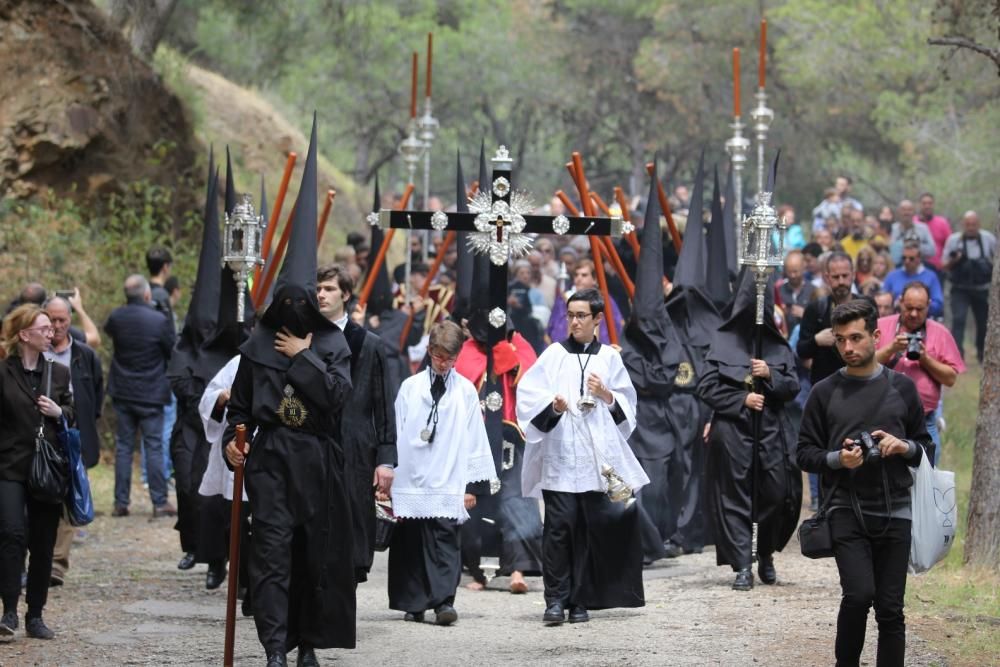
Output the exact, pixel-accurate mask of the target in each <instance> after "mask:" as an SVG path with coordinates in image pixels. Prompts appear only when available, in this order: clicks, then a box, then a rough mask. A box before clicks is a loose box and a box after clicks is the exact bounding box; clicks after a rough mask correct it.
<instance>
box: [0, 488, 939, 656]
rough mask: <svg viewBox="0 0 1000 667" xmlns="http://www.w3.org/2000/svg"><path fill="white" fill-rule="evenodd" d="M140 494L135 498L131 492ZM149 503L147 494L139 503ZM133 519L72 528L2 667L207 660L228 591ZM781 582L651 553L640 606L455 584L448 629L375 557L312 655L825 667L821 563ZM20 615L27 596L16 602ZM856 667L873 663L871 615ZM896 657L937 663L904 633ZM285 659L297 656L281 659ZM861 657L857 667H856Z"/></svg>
mask: <svg viewBox="0 0 1000 667" xmlns="http://www.w3.org/2000/svg"><path fill="white" fill-rule="evenodd" d="M134 497H136V498H142V495H138V496H134ZM147 504H148V501H147ZM133 507H134V508H135V510H134V511H135V512H136V513H135V514H133V515H132V516H130V517H126V518H120V519H115V518H111V517H109V516H106V515H105V516H101V517H98V519H97V520H96V521H95V522H94V523H93V524H92V525H90V526H88V527H87V528H86V529H83V530H82V531H81V533H80V535H78V539H77V542H76V544H74V547H73V554H72V563H71V569H70V571H69V573H68V576H67V580H66V585H65V586H63V587H61V588H55V589H52V591H51V592H50V597H49V603H48V606H47V608H46V620H47V622H48V624H49V626H50V627H52V628H53V629H54V630H55V631H56V633H57V638H56V640H55V641H51V642H43V641H38V640H29V639H26V638H24V636H23V633H21V632H19V633H18V637H17V639H16V641H14V642H12V643H10V644H0V665H3V666H4V667H8V666H11V667H13V666H22V665H46V666H48V665H218V664H221V661H222V643H223V621H224V614H225V612H224V607H225V586H223V588H222V589H220V590H217V591H211V592H210V591H206V590H205V588H204V566H198V567H197V568H196V569H195V570H192V571H189V572H181V571H179V570H177V569H176V563H177V559H178V558H179V557H180V555H181V554H180V552H179V550H178V546H177V538H176V533H175V531H174V530H172V528H171V526H172V522H169V521H168V520H164V519H160V520H157V521H152V520H150V519H149V513H148V509H144V508H143V504H142V502H139V503H138V506H136V505H133ZM776 566H777V568H778V576H779V581H780V583H779V585H777V586H773V587H766V586H758V587H757V588H755V589H754V590H753V591H752V592H750V593H736V592H734V591H732V590H730V589H729V584H730V583H731V575H730V574H729V572H728V569H724V568H718V567H716V566H715V555H714V553H712V552H711V551H706V553H703V554H699V555H692V556H684V557H682V558H679V559H676V560H673V561H661V562H659V563H657V564H656V565H655V566H654V567H652V568H650V569H648V570H647V571H646V576H645V582H646V607H645V608H643V609H636V610H618V611H604V612H594V613H592V614H591V617H592V620H591V622H590V623H587V624H582V625H573V626H570V625H564V626H561V627H557V628H548V627H544V626H543V625H542V624H541V622H540V618H541V614H542V611H543V609H544V605H543V600H542V594H541V581H540V580H538V579H530V580H529V581H530V584H531V592H529V593H528V594H527V595H520V596H514V595H510V594H509V593H506V592H505V591H506V584H507V580H506V579H497V580H496V581H494V582H493V583H492V584H491V588H492V589H495V590H489V591H486V592H483V593H474V592H471V591H468V590H465V589H464V588H463V589H460V590H459V593H458V597H457V600H456V608H457V609H458V612H459V622H458V623H457V624H456V625H455V626H453V627H450V628H439V627H436V626H434V625H431V624H424V625H416V624H413V623H405V622H403V620H402V615H401V614H398V613H396V612H393V611H390V610H389V609H387V607H386V593H385V572H386V559H385V557H384V555H380V556H379V558H378V559H377V561H376V565H375V569H374V572H373V574H372V577H371V580H370V581H369V582H368V583H366V584H363V585H362V586H361V587H360V588H359V590H358V648H357V649H356V650H354V651H337V650H331V651H320V652H319V655H320V658H321V661H322V662H323V664H331V663H336V664H345V665H364V666H366V667H368V666H371V665H397V664H405V665H455V664H469V663H470V659H471V661H474V662H475V663H476V664H477V666H485V665H500V664H519V665H543V664H555V662H556V660H558V661H559V664H567V665H751V664H761V665H796V666H798V665H830V664H832V663H833V636H834V630H835V622H836V610H837V604H838V601H839V587H838V585H837V572H836V568H835V566H834V564H833V562H832V561H831V560H823V561H809V560H807V559H805V558H802V557H801V556H799V555H798V548H797V545H795V544H794V543H793V544H790V545H789V547H788V549H786V553H784V554H777V558H776ZM20 611H21V615H22V616H23V613H24V602H23V599H22V602H21V610H20ZM868 636H869V638H870V641H869V642H868V646H867V647H866V653H865V658H864V660H865V662H867V664H874V642H873V641H871V639H873V638H874V637H875V628H874V621H873V620H871V621H870V624H869V635H868ZM907 644H908V646H907V665H941V664H945V662H944V660H943V659H942V658H941V657H940V656H937V655H935V654H934V653H933V652H932V651H931V650H930V649H929V647H928V646H927V645H926V644H925V643H924V642H923V641H922V640H921V639H920V638H919V637H917V636H915V635H914V633H913V632H911V633H910V636H909V637H908V641H907ZM236 656H237V664H243V665H262V664H263V663H264V659H263V652H262V649H261V647H260V645H259V644H258V642H257V639H256V633H255V631H254V626H253V622H252V620H251V619H242V618H241V619H240V620H239V622H238V624H237V645H236ZM290 661H291V664H294V654H293V655H291V656H290ZM863 664H864V663H863Z"/></svg>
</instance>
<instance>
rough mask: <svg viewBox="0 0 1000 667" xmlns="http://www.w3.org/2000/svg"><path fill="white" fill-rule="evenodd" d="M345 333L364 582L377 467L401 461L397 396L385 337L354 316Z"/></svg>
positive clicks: (350, 475) (347, 427)
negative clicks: (398, 449) (389, 374)
mask: <svg viewBox="0 0 1000 667" xmlns="http://www.w3.org/2000/svg"><path fill="white" fill-rule="evenodd" d="M344 336H345V337H346V338H347V344H348V345H349V346H350V348H351V384H352V390H351V394H350V397H349V399H348V401H347V405H345V406H344V412H343V417H342V419H341V428H340V431H341V442H342V443H343V446H344V461H345V472H346V474H347V480H346V481H347V488H348V494H349V496H350V500H351V516H352V524H353V526H354V568H355V577H356V578H357V580H358V581H365V580H366V579H367V578H368V572H369V570H371V566H372V561H373V560H374V555H375V493H374V489H373V485H372V480H373V479H374V476H375V468H376V466H380V465H390V466H393V467H395V465H396V462H397V457H396V415H395V411H394V409H393V403H394V401H395V395H394V394H392V393H391V391H390V386H389V382H388V369H387V366H386V358H385V350H384V344H383V342H382V340H381V339H380V338H379V337H378V336H376V335H375V334H373V333H371V332H370V331H366V330H365V329H363V328H362V327H360V326H358V325H357V324H355V323H354V322H351V321H350V320H348V322H347V326H345V327H344Z"/></svg>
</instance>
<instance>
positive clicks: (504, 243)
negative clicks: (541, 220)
mask: <svg viewBox="0 0 1000 667" xmlns="http://www.w3.org/2000/svg"><path fill="white" fill-rule="evenodd" d="M498 180H499V179H498ZM532 210H534V204H533V203H532V201H531V197H530V195H528V194H527V193H524V192H520V191H514V192H512V193H511V195H510V203H509V204H508V203H507V202H505V201H502V200H501V201H493V200H492V197H491V196H490V193H489V192H484V191H483V190H480V191H479V192H477V193H476V195H475V196H474V197H473V198H472V200H471V201H470V202H469V211H470V212H472V213H475V214H476V219H475V222H474V225H475V228H476V231H474V232H470V233H469V238H468V244H469V248H470V249H471V250H472V251H474V252H476V253H478V254H486V255H489V258H490V262H492V263H493V264H494V265H496V266H503V265H504V264H506V263H507V261H508V260H509V259H511V258H513V259H517V258H519V257H523V256H524V255H526V254H527V253H528V251H529V250H531V246H532V243H533V240H532V238H531V237H530V236H528V235H527V234H525V233H524V227H525V225H526V224H527V222H526V221H525V219H524V216H525V215H527V214H529V213H531V211H532Z"/></svg>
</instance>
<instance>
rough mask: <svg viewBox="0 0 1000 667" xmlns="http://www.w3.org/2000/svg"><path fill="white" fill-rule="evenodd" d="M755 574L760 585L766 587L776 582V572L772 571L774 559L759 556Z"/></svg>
mask: <svg viewBox="0 0 1000 667" xmlns="http://www.w3.org/2000/svg"><path fill="white" fill-rule="evenodd" d="M757 574H758V575H759V576H760V581H761V583H762V584H767V585H768V586H770V585H772V584H776V583H777V582H778V571H777V570H775V569H774V558H773V557H771V556H768V557H767V558H765V557H763V556H760V557H759V559H758V563H757Z"/></svg>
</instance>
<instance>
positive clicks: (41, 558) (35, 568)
mask: <svg viewBox="0 0 1000 667" xmlns="http://www.w3.org/2000/svg"><path fill="white" fill-rule="evenodd" d="M62 512H63V505H62V503H58V504H48V503H40V502H38V501H37V500H35V499H34V498H32V497H31V495H30V494H28V488H27V485H26V484H25V483H24V482H12V481H7V480H0V596H2V598H3V608H4V611H5V612H6V611H15V612H16V611H17V601H18V599H19V598H20V596H21V572H22V571H23V570H24V554H25V549H27V551H28V553H29V554H30V558H29V560H28V591H27V595H26V596H25V597H26V598H27V602H28V617H29V618H30V617H35V616H38V617H40V616H41V615H42V609H43V608H44V607H45V601H46V600H47V599H48V595H49V579H50V578H51V576H52V550H53V549H54V548H55V545H56V532H57V530H58V528H59V517H61V516H62Z"/></svg>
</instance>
